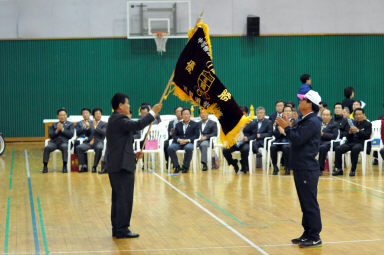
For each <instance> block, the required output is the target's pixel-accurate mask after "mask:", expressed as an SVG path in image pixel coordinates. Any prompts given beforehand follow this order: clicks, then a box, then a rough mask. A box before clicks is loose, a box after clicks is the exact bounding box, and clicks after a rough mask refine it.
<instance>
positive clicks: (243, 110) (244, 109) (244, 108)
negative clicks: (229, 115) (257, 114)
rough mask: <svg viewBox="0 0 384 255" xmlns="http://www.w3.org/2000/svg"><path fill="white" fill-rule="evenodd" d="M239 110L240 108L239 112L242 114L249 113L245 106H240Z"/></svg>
mask: <svg viewBox="0 0 384 255" xmlns="http://www.w3.org/2000/svg"><path fill="white" fill-rule="evenodd" d="M239 108H240V110H241V111H242V112H246V113H248V112H249V111H248V107H246V106H245V105H242V106H240V107H239Z"/></svg>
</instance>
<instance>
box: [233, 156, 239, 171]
mask: <svg viewBox="0 0 384 255" xmlns="http://www.w3.org/2000/svg"><path fill="white" fill-rule="evenodd" d="M238 162H239V161H238V160H237V159H234V160H233V163H232V166H233V168H234V169H235V173H238V172H239V166H238V165H237V163H238Z"/></svg>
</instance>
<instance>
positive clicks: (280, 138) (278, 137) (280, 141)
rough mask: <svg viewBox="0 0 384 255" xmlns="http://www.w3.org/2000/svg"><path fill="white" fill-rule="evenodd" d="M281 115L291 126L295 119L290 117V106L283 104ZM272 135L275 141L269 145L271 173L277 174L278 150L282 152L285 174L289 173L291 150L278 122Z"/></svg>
mask: <svg viewBox="0 0 384 255" xmlns="http://www.w3.org/2000/svg"><path fill="white" fill-rule="evenodd" d="M283 117H284V119H286V120H288V121H289V123H290V125H291V126H293V124H294V122H295V120H294V119H293V118H292V107H291V106H288V105H286V106H284V109H283ZM273 136H274V137H275V141H274V142H273V143H272V145H271V149H270V150H271V151H270V154H271V160H272V165H273V173H272V174H273V175H278V174H279V170H280V169H279V168H278V167H277V153H278V152H279V151H282V152H283V155H282V157H281V163H282V165H284V167H285V175H290V174H291V167H290V164H289V158H290V151H291V143H290V142H289V140H288V138H287V134H286V133H285V131H284V130H283V129H282V128H280V126H279V124H277V123H275V130H273Z"/></svg>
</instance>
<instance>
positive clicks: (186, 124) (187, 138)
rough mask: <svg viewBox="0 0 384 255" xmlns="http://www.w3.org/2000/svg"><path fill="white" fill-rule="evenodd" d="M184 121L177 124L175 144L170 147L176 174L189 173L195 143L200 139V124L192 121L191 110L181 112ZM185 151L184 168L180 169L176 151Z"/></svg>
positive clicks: (186, 109) (169, 150)
mask: <svg viewBox="0 0 384 255" xmlns="http://www.w3.org/2000/svg"><path fill="white" fill-rule="evenodd" d="M181 115H182V117H183V121H182V122H179V123H177V124H176V127H175V133H174V136H173V143H172V144H171V145H170V146H169V147H168V154H169V156H170V157H171V160H172V165H173V168H174V169H175V173H178V172H180V171H182V172H183V173H188V170H189V165H190V163H191V159H192V154H193V142H194V141H195V139H198V138H199V135H200V134H199V124H198V123H197V122H194V121H192V120H191V110H190V109H189V108H184V109H183V111H182V112H181ZM177 150H185V154H184V161H183V168H181V167H180V165H179V161H178V159H177V155H176V151H177Z"/></svg>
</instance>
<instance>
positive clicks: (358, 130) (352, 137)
mask: <svg viewBox="0 0 384 255" xmlns="http://www.w3.org/2000/svg"><path fill="white" fill-rule="evenodd" d="M353 117H354V119H355V120H354V121H353V125H351V127H350V128H349V131H348V135H347V141H346V143H344V144H342V145H340V146H339V147H337V148H336V150H335V151H336V153H335V154H336V155H335V170H334V171H333V173H332V175H343V174H344V173H343V169H342V167H341V164H342V155H343V154H344V153H346V152H347V151H351V163H352V168H351V171H350V173H349V176H355V174H356V165H357V161H358V158H359V154H360V151H362V150H364V142H365V140H367V139H369V138H370V137H371V134H372V124H371V123H370V122H369V121H367V120H366V117H365V112H364V110H363V109H362V108H357V109H355V111H354V116H353Z"/></svg>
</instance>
